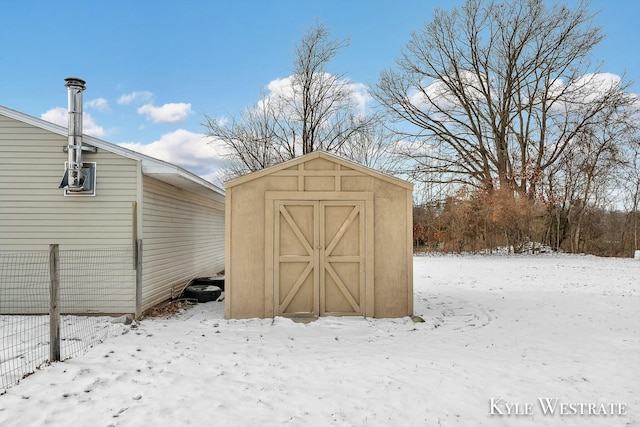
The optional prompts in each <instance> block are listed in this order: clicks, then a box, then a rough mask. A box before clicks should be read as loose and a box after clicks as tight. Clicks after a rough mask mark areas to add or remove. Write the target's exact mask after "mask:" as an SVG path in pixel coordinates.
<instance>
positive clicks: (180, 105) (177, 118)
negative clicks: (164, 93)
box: [138, 102, 191, 123]
mask: <svg viewBox="0 0 640 427" xmlns="http://www.w3.org/2000/svg"><path fill="white" fill-rule="evenodd" d="M138 113H139V114H143V115H145V116H147V118H148V119H149V120H151V121H153V122H155V123H178V122H183V121H185V120H186V119H187V116H188V115H189V114H191V104H189V103H184V102H177V103H169V104H164V105H161V106H160V107H156V106H154V105H153V104H151V103H149V104H145V105H143V106H142V107H140V108H138Z"/></svg>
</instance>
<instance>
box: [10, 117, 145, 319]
mask: <svg viewBox="0 0 640 427" xmlns="http://www.w3.org/2000/svg"><path fill="white" fill-rule="evenodd" d="M66 145H67V138H65V137H64V136H62V135H58V134H56V133H53V132H50V131H48V130H44V129H41V128H38V127H36V126H33V125H31V124H27V123H24V122H22V121H19V120H15V119H12V118H8V117H5V116H3V115H0V252H4V253H7V252H27V251H46V250H47V249H48V247H49V245H50V244H54V243H57V244H59V245H60V251H61V252H63V251H65V250H70V249H90V248H114V247H118V248H123V247H124V248H127V247H132V244H133V239H134V236H133V226H132V222H133V221H132V216H133V202H135V201H136V188H137V185H136V179H137V161H136V160H133V159H129V158H126V157H123V156H120V155H117V154H113V153H111V152H108V151H106V150H103V149H98V151H97V152H96V153H89V152H85V153H83V157H84V161H85V162H96V163H97V166H96V169H97V184H96V195H95V196H93V197H68V196H67V197H65V196H64V195H63V190H61V189H59V188H58V186H59V184H60V181H61V179H62V176H63V174H64V164H65V161H66V160H67V154H66V153H65V152H64V151H63V148H64V147H65V146H66ZM130 252H131V251H130ZM96 262H99V261H96ZM122 264H123V265H122V266H121V268H122V269H123V270H126V274H125V279H126V280H122V281H121V280H118V281H116V282H114V283H104V281H103V283H101V284H100V285H96V286H100V287H101V289H99V291H100V292H101V293H104V289H103V288H104V287H105V286H108V287H109V288H110V292H111V295H112V296H111V297H107V299H106V300H105V301H102V302H100V301H97V302H96V303H95V304H94V305H95V307H93V308H87V311H90V312H92V311H94V310H95V311H102V312H106V313H129V312H133V311H135V270H134V268H133V260H132V259H131V260H126V262H124V261H123V263H122ZM111 268H113V266H112V267H111ZM107 282H108V281H107ZM7 288H8V285H7V284H6V282H5V283H3V286H2V287H1V288H0V292H1V291H2V289H5V291H3V292H5V293H6V292H8V290H7ZM97 290H98V289H89V290H87V295H89V294H90V293H91V292H92V291H97ZM114 296H115V297H114ZM2 298H7V295H0V299H2ZM85 299H91V297H87V298H85ZM5 302H7V300H6V299H5ZM14 302H15V303H17V301H14ZM70 308H71V307H70Z"/></svg>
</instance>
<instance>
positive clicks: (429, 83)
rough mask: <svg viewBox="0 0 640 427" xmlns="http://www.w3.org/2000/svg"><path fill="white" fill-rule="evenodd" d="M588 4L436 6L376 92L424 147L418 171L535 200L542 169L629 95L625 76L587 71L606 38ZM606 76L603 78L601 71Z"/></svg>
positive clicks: (517, 0) (416, 155)
mask: <svg viewBox="0 0 640 427" xmlns="http://www.w3.org/2000/svg"><path fill="white" fill-rule="evenodd" d="M591 21H592V16H591V15H590V14H589V13H588V10H587V3H585V2H582V3H580V4H579V5H578V6H577V7H576V8H575V9H574V10H571V9H569V8H567V7H566V6H564V5H559V4H557V5H553V6H551V7H547V6H546V2H544V1H543V0H512V1H505V2H493V1H483V0H467V2H466V3H465V4H464V6H463V7H462V8H460V9H453V10H452V11H451V12H446V11H443V10H440V9H437V10H436V11H435V12H434V18H433V21H432V22H430V23H428V24H426V25H425V26H424V28H423V30H422V32H420V33H414V34H413V36H412V39H411V41H410V42H409V44H408V45H407V47H406V50H405V51H404V52H403V53H402V56H401V58H400V59H399V61H398V70H397V71H386V72H383V73H382V74H381V78H380V81H379V83H378V86H377V88H376V89H375V90H374V93H373V95H374V97H375V98H376V99H377V100H379V102H380V103H381V104H382V105H384V106H385V107H386V108H387V109H388V110H389V111H390V112H391V113H392V114H394V116H395V118H396V119H397V120H400V121H402V122H405V123H407V122H408V123H409V124H411V125H413V128H412V129H415V130H414V131H407V133H411V134H412V136H414V137H417V138H418V139H419V140H420V141H423V143H422V149H420V150H414V151H413V152H409V153H407V155H408V156H410V157H411V158H412V159H413V160H414V161H415V163H416V166H415V169H416V170H417V171H419V172H421V173H425V174H428V175H429V179H432V178H433V177H434V176H437V177H438V179H439V180H440V181H441V182H443V183H446V182H458V183H465V184H469V185H472V186H475V187H477V188H482V189H485V190H488V191H493V189H496V188H503V189H509V190H512V191H513V192H515V193H518V194H520V195H521V196H522V197H527V198H529V199H534V198H535V197H536V195H537V192H538V190H539V188H538V185H539V183H540V181H541V179H542V176H543V173H544V171H545V170H546V169H547V168H549V167H551V166H552V165H554V164H556V163H557V162H558V161H559V160H560V159H561V157H562V155H563V153H564V151H565V150H566V149H567V146H568V144H569V143H570V142H571V141H572V140H574V139H575V138H576V137H577V136H578V135H580V134H581V133H583V131H584V130H585V129H587V128H589V127H591V126H594V125H595V124H597V115H598V113H599V112H600V111H602V110H603V109H605V108H610V107H611V106H612V105H618V106H621V105H624V103H625V102H626V101H627V99H626V98H625V93H624V90H625V89H626V86H625V83H623V82H622V81H619V82H615V84H607V83H608V81H607V80H606V79H605V78H604V77H603V75H600V74H593V73H592V74H587V73H586V70H587V69H588V67H589V66H590V64H589V62H588V58H589V53H590V51H591V50H592V48H593V47H594V46H595V45H596V44H597V43H598V42H599V41H600V40H601V39H602V38H603V36H602V33H601V31H600V29H598V28H595V27H593V26H592V23H591ZM605 77H606V76H605Z"/></svg>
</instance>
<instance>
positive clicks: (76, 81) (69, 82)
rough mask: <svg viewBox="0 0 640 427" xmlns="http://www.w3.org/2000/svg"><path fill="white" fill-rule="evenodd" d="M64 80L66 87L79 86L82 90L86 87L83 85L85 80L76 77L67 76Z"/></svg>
mask: <svg viewBox="0 0 640 427" xmlns="http://www.w3.org/2000/svg"><path fill="white" fill-rule="evenodd" d="M64 81H65V82H66V83H65V86H66V87H71V86H80V88H81V89H82V90H85V89H86V87H85V83H86V82H85V81H84V80H82V79H80V78H78V77H67V78H66V79H64Z"/></svg>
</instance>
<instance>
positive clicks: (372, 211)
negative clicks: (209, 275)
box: [225, 151, 413, 319]
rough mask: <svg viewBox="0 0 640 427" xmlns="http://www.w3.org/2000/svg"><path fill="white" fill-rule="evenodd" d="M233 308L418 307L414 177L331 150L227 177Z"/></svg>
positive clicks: (372, 313)
mask: <svg viewBox="0 0 640 427" xmlns="http://www.w3.org/2000/svg"><path fill="white" fill-rule="evenodd" d="M225 190H226V215H225V217H226V220H225V221H226V227H225V232H226V245H227V246H226V256H225V260H226V266H225V317H226V318H233V319H238V318H250V317H259V318H268V317H273V316H297V315H307V316H323V315H359V316H367V317H403V316H407V315H412V314H413V252H412V251H413V247H412V228H413V221H412V201H413V199H412V191H413V185H412V184H410V183H408V182H406V181H403V180H400V179H398V178H395V177H392V176H389V175H386V174H382V173H380V172H377V171H375V170H372V169H369V168H366V167H363V166H361V165H358V164H355V163H352V162H350V161H347V160H344V159H341V158H339V157H336V156H334V155H331V154H328V153H325V152H320V151H318V152H313V153H309V154H307V155H305V156H302V157H299V158H296V159H293V160H290V161H287V162H284V163H281V164H279V165H276V166H273V167H270V168H267V169H264V170H261V171H258V172H254V173H251V174H248V175H245V176H242V177H240V178H236V179H234V180H231V181H229V182H227V183H226V186H225Z"/></svg>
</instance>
